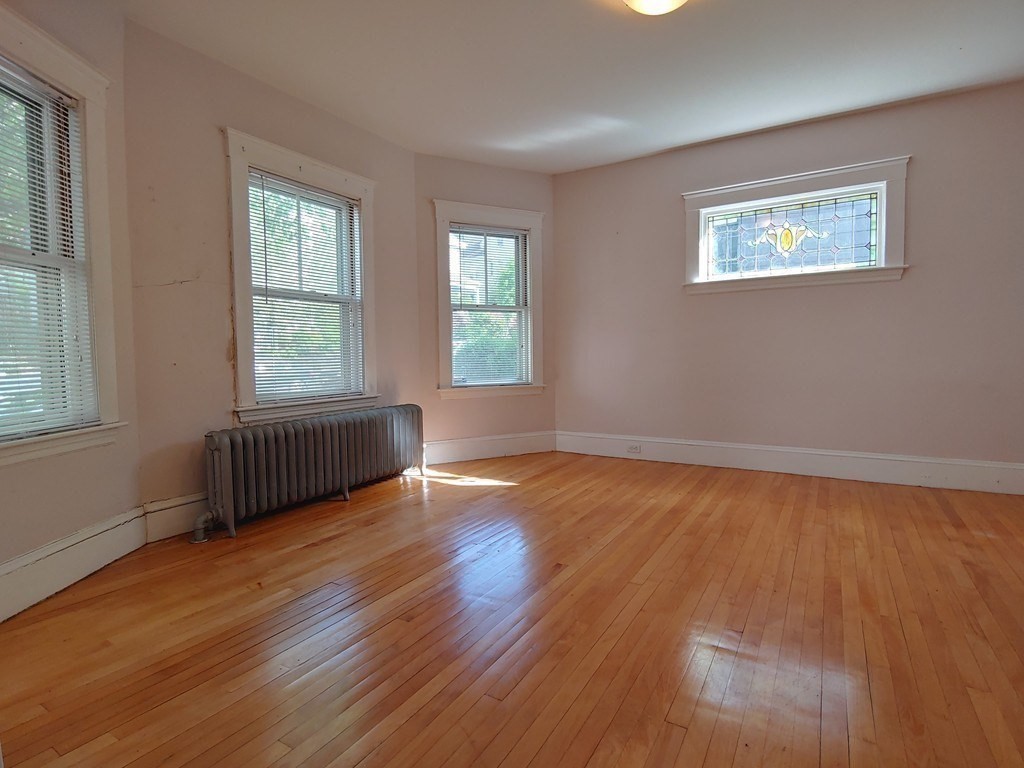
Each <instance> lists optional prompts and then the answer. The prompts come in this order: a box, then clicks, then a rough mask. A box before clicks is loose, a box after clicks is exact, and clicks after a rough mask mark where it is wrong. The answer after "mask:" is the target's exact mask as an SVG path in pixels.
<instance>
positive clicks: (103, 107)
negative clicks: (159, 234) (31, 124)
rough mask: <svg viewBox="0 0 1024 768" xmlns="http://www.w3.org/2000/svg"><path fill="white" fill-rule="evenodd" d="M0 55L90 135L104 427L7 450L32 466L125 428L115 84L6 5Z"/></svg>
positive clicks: (91, 254) (89, 193)
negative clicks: (64, 106)
mask: <svg viewBox="0 0 1024 768" xmlns="http://www.w3.org/2000/svg"><path fill="white" fill-rule="evenodd" d="M0 52H2V53H3V55H4V56H6V57H7V58H8V59H10V60H11V61H13V62H15V63H16V64H18V65H19V66H21V67H24V68H25V69H26V70H28V71H29V72H31V73H33V74H34V75H36V76H37V77H39V78H40V79H43V80H46V81H47V82H49V83H50V84H52V85H53V86H54V87H56V88H58V89H60V90H61V91H63V92H65V93H67V94H68V95H69V96H73V97H74V98H75V99H77V100H78V108H79V116H80V118H81V132H82V166H83V167H82V171H83V175H84V179H83V193H84V194H83V197H84V199H85V231H86V237H87V238H88V244H87V251H86V252H87V254H88V265H89V303H90V308H91V310H92V335H93V340H92V342H93V343H92V348H93V355H94V361H93V362H94V367H95V373H96V386H97V400H98V405H99V413H100V423H99V424H98V425H97V424H89V425H86V426H84V427H77V428H76V427H72V428H69V429H67V430H63V431H60V432H54V433H52V434H47V435H33V436H31V437H27V438H15V439H13V440H10V441H8V442H4V443H3V444H2V445H0V464H10V463H14V462H16V461H27V460H29V459H37V458H41V457H43V456H50V455H56V454H60V453H66V452H68V451H74V450H79V449H83V448H89V447H93V446H96V445H103V444H106V443H110V442H112V441H113V439H114V433H115V432H116V429H117V428H119V427H122V426H125V424H124V423H123V422H120V421H118V397H117V359H116V355H115V349H116V343H115V337H114V284H113V265H112V261H111V252H110V187H109V178H108V167H107V125H106V121H107V88H108V87H109V86H110V81H109V80H108V79H107V78H106V77H104V76H103V75H102V74H101V73H100V72H99V71H98V70H96V69H94V68H93V67H92V65H90V64H89V63H88V62H86V61H85V60H84V59H82V58H81V57H79V56H78V55H77V54H75V53H74V52H72V51H71V50H69V49H68V48H65V47H64V45H62V44H61V43H60V42H58V41H57V40H55V39H54V38H52V37H50V36H49V35H48V34H46V33H45V32H43V31H42V30H40V29H37V28H36V27H35V26H34V25H33V24H32V23H31V22H29V21H27V20H26V19H24V18H22V17H21V16H19V15H18V14H16V13H14V12H13V11H11V10H10V9H8V8H6V7H5V6H3V5H0Z"/></svg>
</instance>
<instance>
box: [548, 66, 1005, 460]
mask: <svg viewBox="0 0 1024 768" xmlns="http://www.w3.org/2000/svg"><path fill="white" fill-rule="evenodd" d="M738 108H739V105H738ZM1021 126H1024V83H1020V82H1018V83H1015V84H1011V85H1006V86H1001V87H995V88H990V89H986V90H981V91H974V92H970V93H964V94H959V95H952V96H948V97H942V98H935V99H930V100H927V101H921V102H917V103H913V104H908V105H902V106H895V107H891V108H885V109H879V110H876V111H872V112H868V113H864V114H858V115H852V116H846V117H840V118H836V119H832V120H827V121H822V122H817V123H811V124H806V125H801V126H796V127H790V128H785V129H780V130H775V131H771V132H767V133H763V134H758V135H752V136H747V137H742V138H736V139H731V140H725V141H720V142H716V143H712V144H707V145H702V146H697V147H692V148H689V149H683V150H678V151H674V152H669V153H665V154H661V155H657V156H654V157H649V158H644V159H638V160H634V161H630V162H626V163H621V164H618V165H613V166H608V167H603V168H596V169H592V170H588V171H581V172H578V173H573V174H566V175H561V176H558V177H556V178H555V208H556V211H557V217H558V218H557V220H556V227H555V248H556V251H557V253H558V259H557V270H556V274H557V293H556V297H555V307H556V313H557V315H556V316H557V323H558V333H559V350H560V354H559V357H558V363H559V371H560V374H559V380H558V392H557V403H556V407H557V423H558V429H560V430H567V431H580V432H595V433H608V434H620V435H637V436H650V437H667V438H681V439H693V440H709V441H720V442H733V443H746V444H757V445H779V446H792V447H804V448H818V449H833V450H851V451H866V452H879V453H892V454H903V455H917V456H934V457H948V458H961V459H975V460H995V461H1010V462H1020V461H1024V299H1022V295H1024V259H1022V258H1021V257H1020V253H1021V247H1022V246H1021V226H1020V210H1019V209H1020V205H1021V201H1022V200H1024V151H1022V150H1021V143H1020V142H1021ZM897 155H911V156H912V159H911V161H910V165H909V172H908V173H909V176H908V183H907V190H908V191H907V195H908V198H907V237H906V258H907V263H908V264H910V269H909V270H908V271H907V272H906V273H905V275H904V277H903V280H901V281H899V282H894V283H870V284H848V285H836V286H825V287H806V288H787V289H780V290H762V291H751V292H738V293H724V294H707V295H686V294H685V293H684V292H683V290H682V282H683V260H684V242H683V238H684V216H683V201H682V198H681V197H680V195H681V194H682V193H685V192H688V191H691V190H699V189H707V188H711V187H718V186H723V185H727V184H733V183H737V182H743V181H751V180H757V179H764V178H771V177H776V176H781V175H787V174H792V173H797V172H801V171H809V170H817V169H822V168H831V167H836V166H841V165H846V164H851V163H857V162H863V161H868V160H877V159H882V158H888V157H893V156H897Z"/></svg>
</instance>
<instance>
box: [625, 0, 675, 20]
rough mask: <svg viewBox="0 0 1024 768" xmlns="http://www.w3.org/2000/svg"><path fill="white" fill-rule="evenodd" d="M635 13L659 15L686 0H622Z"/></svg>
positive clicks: (668, 11) (669, 11) (673, 8)
mask: <svg viewBox="0 0 1024 768" xmlns="http://www.w3.org/2000/svg"><path fill="white" fill-rule="evenodd" d="M622 1H623V2H624V3H625V4H626V5H628V6H629V7H630V8H632V9H633V10H634V11H636V12H637V13H642V14H645V15H647V16H661V15H662V14H664V13H671V12H672V11H674V10H675V9H676V8H679V7H680V6H682V5H683V4H685V3H686V0H622Z"/></svg>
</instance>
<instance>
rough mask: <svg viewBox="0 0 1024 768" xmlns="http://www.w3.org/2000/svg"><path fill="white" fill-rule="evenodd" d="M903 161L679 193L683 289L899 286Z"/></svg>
mask: <svg viewBox="0 0 1024 768" xmlns="http://www.w3.org/2000/svg"><path fill="white" fill-rule="evenodd" d="M907 160H908V158H897V159H895V160H886V161H881V162H877V163H866V164H863V165H857V166H848V167H845V168H838V169H832V170H829V171H821V172H816V173H809V174H801V175H798V176H789V177H785V178H781V179H771V180H768V181H760V182H751V183H748V184H739V185H735V186H731V187H722V188H719V189H713V190H705V191H702V192H693V193H689V194H686V195H684V199H685V202H686V212H687V254H686V257H687V264H686V267H687V269H686V283H685V285H686V289H687V291H688V292H692V293H708V292H717V291H730V290H749V289H753V288H771V287H786V286H793V285H819V284H824V283H833V282H869V281H877V280H898V279H899V278H900V277H901V276H902V273H903V270H904V269H905V268H906V265H905V264H904V261H903V218H904V205H905V186H906V165H907Z"/></svg>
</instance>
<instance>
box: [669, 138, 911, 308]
mask: <svg viewBox="0 0 1024 768" xmlns="http://www.w3.org/2000/svg"><path fill="white" fill-rule="evenodd" d="M909 160H910V157H909V156H907V157H895V158H890V159H887V160H879V161H875V162H870V163H859V164H856V165H847V166H843V167H841V168H830V169H828V170H823V171H813V172H810V173H800V174H795V175H793V176H782V177H778V178H774V179H765V180H762V181H751V182H745V183H743V184H733V185H730V186H726V187H717V188H715V189H705V190H700V191H696V192H687V193H686V194H684V195H683V200H684V203H685V206H686V277H685V281H684V283H683V287H684V290H685V291H686V292H687V293H724V292H731V291H752V290H758V289H761V288H789V287H795V286H808V285H831V284H836V283H867V282H879V281H888V280H899V279H900V278H901V277H902V276H903V272H904V270H906V269H907V267H908V265H907V264H906V263H905V262H904V248H903V244H904V234H905V215H906V182H907V163H908V162H909ZM872 184H874V185H881V186H884V190H885V194H884V200H885V203H884V212H883V216H882V225H881V227H880V238H879V245H880V248H879V251H880V254H881V263H880V265H879V266H877V267H860V268H857V269H842V270H836V271H823V272H809V273H803V274H792V275H770V276H764V277H751V276H747V277H737V278H733V279H721V278H719V279H715V280H706V279H703V280H702V279H701V259H702V257H703V254H702V252H701V250H702V248H703V244H702V239H701V215H702V212H703V211H705V210H707V209H709V208H717V207H720V206H727V205H743V206H744V207H746V206H748V205H761V204H766V203H767V202H769V201H772V200H776V199H777V198H784V197H791V196H797V195H807V194H816V193H822V194H829V193H831V192H834V191H839V190H843V189H845V188H848V187H854V186H866V185H872Z"/></svg>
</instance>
